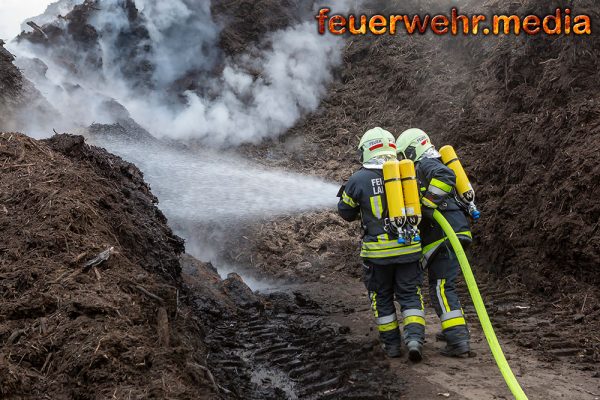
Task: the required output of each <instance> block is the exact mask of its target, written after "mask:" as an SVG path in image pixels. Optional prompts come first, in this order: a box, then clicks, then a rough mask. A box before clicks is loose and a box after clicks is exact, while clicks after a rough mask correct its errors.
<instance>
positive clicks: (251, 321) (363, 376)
mask: <svg viewBox="0 0 600 400" xmlns="http://www.w3.org/2000/svg"><path fill="white" fill-rule="evenodd" d="M266 301H267V304H268V305H269V307H268V309H267V310H263V311H258V312H254V313H248V315H247V316H246V317H245V318H242V319H238V320H237V321H235V322H231V321H224V322H223V323H222V324H220V325H219V326H217V327H216V328H215V329H214V330H213V332H212V333H211V334H210V335H209V336H208V337H207V338H206V340H207V345H208V347H209V351H210V354H211V355H209V358H208V360H207V363H208V365H209V367H210V369H211V370H212V371H213V373H214V375H215V377H216V379H217V381H218V382H219V384H220V385H221V386H222V387H225V388H226V389H227V390H229V391H230V392H231V393H229V394H227V395H225V398H244V399H257V400H258V399H342V398H343V399H366V400H369V399H371V400H377V399H389V398H397V397H399V396H400V394H401V393H402V391H403V383H402V382H400V381H399V380H398V377H397V376H396V375H395V374H394V373H393V372H391V371H390V370H389V363H388V362H387V361H386V360H385V357H384V355H383V353H382V352H381V350H380V349H379V348H378V347H377V346H376V345H375V344H374V343H372V342H368V343H364V342H363V343H352V342H350V341H348V340H347V339H346V338H345V337H344V334H345V333H346V332H347V331H346V328H344V327H340V326H336V325H334V324H329V323H326V322H325V321H324V315H325V313H323V312H322V311H321V310H320V307H319V306H318V305H317V304H316V303H314V302H312V301H311V300H308V299H306V298H305V297H303V296H302V295H301V294H299V293H294V295H293V296H292V295H289V294H285V293H274V294H270V295H268V296H267V297H266Z"/></svg>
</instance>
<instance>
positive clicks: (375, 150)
mask: <svg viewBox="0 0 600 400" xmlns="http://www.w3.org/2000/svg"><path fill="white" fill-rule="evenodd" d="M358 153H359V155H360V160H361V162H363V163H366V162H367V161H369V160H371V159H372V158H373V157H377V156H383V155H390V156H396V140H395V139H394V135H392V134H391V133H390V132H388V131H386V130H385V129H383V128H380V127H376V128H373V129H369V130H368V131H367V132H365V134H364V135H363V137H362V138H361V139H360V142H359V143H358Z"/></svg>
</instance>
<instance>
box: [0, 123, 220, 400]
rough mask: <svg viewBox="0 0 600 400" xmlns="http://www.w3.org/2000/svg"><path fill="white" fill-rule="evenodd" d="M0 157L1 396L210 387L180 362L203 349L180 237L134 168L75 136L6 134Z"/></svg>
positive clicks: (137, 393)
mask: <svg viewBox="0 0 600 400" xmlns="http://www.w3.org/2000/svg"><path fill="white" fill-rule="evenodd" d="M0 168H1V169H2V179H0V232H2V235H0V237H1V238H0V267H1V269H2V273H1V275H0V342H2V344H3V345H2V348H1V349H0V397H3V398H4V397H11V396H13V397H14V396H17V397H19V396H32V397H35V398H44V397H47V398H98V397H102V398H109V397H111V396H116V397H127V396H131V397H152V396H154V397H176V398H186V397H187V398H191V397H194V398H196V396H198V395H201V394H208V393H212V390H213V385H212V384H211V383H210V380H209V379H208V378H207V377H206V376H205V373H204V372H203V371H202V369H201V368H200V369H199V368H196V369H194V368H192V367H190V366H194V365H199V363H200V362H201V361H202V359H201V357H202V354H203V353H204V352H205V351H204V345H203V343H202V337H203V331H202V328H201V324H200V323H199V322H198V321H199V320H197V317H194V316H191V315H190V306H189V305H187V304H188V303H187V302H184V301H183V297H184V295H185V290H184V289H183V286H182V284H181V282H180V281H181V279H180V277H179V274H180V270H181V266H180V262H179V257H180V254H181V253H182V252H183V241H182V240H181V239H180V238H178V237H177V236H175V235H173V233H172V232H171V229H170V228H169V227H168V226H167V223H166V222H167V221H166V219H165V218H164V216H163V215H162V213H161V212H160V211H159V210H158V208H157V207H156V204H155V203H156V198H155V197H154V196H153V195H152V194H151V193H150V189H149V187H148V186H147V185H146V184H145V183H144V181H143V179H142V174H141V172H140V171H139V170H138V169H137V168H136V167H135V166H134V165H132V164H129V163H127V162H125V161H123V160H121V159H120V158H118V157H116V156H113V155H111V154H109V153H107V152H106V151H104V150H102V149H98V148H94V147H90V146H87V145H86V144H85V143H84V141H83V138H82V137H79V136H70V135H58V136H54V137H53V138H52V139H48V140H45V141H36V140H34V139H31V138H29V137H26V136H24V135H21V134H16V133H2V134H0ZM109 249H112V250H110V251H109ZM102 252H104V255H105V257H104V258H108V259H106V260H105V261H103V262H102V260H97V262H95V263H93V264H89V263H88V261H91V260H94V259H95V258H96V257H97V256H98V255H99V254H100V253H102ZM109 253H110V254H109ZM218 301H219V299H218V298H217V297H215V298H214V303H215V305H216V304H218Z"/></svg>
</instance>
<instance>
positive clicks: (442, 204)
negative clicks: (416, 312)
mask: <svg viewBox="0 0 600 400" xmlns="http://www.w3.org/2000/svg"><path fill="white" fill-rule="evenodd" d="M397 145H398V157H399V158H408V159H411V160H413V161H414V162H415V169H416V172H417V180H418V182H419V187H420V191H421V203H422V204H423V206H424V207H423V221H422V222H421V224H420V225H419V228H420V231H421V241H422V244H423V258H422V260H421V262H422V264H423V267H424V268H427V269H428V275H429V292H430V297H431V301H432V303H433V305H434V308H435V310H436V313H437V315H438V316H439V317H440V320H441V324H442V334H443V336H442V337H443V339H444V340H446V347H445V348H444V349H443V350H442V354H444V355H446V356H464V355H468V354H469V352H470V345H469V341H470V339H469V331H468V329H467V325H466V322H465V317H464V315H463V312H462V307H461V304H460V300H459V298H458V293H457V292H456V283H455V281H456V278H457V277H458V274H459V271H460V264H459V263H458V259H457V257H456V254H455V253H454V250H453V249H452V247H451V246H450V244H449V243H448V241H447V237H446V235H445V234H444V232H443V231H442V229H441V227H440V226H439V225H438V224H437V222H436V221H435V220H434V219H433V216H432V211H433V210H434V209H437V210H439V211H440V212H441V213H442V214H443V215H444V217H445V218H446V219H447V220H448V222H449V223H450V225H452V228H453V229H454V231H455V232H456V233H457V236H458V237H459V239H460V240H461V242H462V243H463V245H468V244H469V243H470V242H471V237H472V235H471V231H470V224H469V220H468V217H467V213H466V210H465V209H464V208H463V207H461V206H460V204H459V203H458V202H457V201H456V199H455V185H456V176H455V174H454V172H453V171H452V170H451V169H450V168H448V167H447V166H446V165H444V164H443V163H442V161H441V159H440V157H441V156H440V154H439V153H438V151H437V150H436V149H435V147H434V145H433V143H431V139H430V138H429V136H428V135H427V134H426V133H425V132H424V131H422V130H421V129H416V128H412V129H408V130H406V131H404V132H403V133H402V134H401V135H400V136H399V137H398V140H397ZM427 210H429V212H427Z"/></svg>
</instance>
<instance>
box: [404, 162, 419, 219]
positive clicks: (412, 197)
mask: <svg viewBox="0 0 600 400" xmlns="http://www.w3.org/2000/svg"><path fill="white" fill-rule="evenodd" d="M400 176H401V177H402V192H403V193H404V208H405V209H406V217H407V219H408V222H409V223H410V224H411V225H413V226H415V227H416V226H417V225H418V224H419V222H421V200H420V198H419V185H418V184H417V174H416V173H415V164H414V163H413V162H412V161H411V160H402V161H400Z"/></svg>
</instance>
